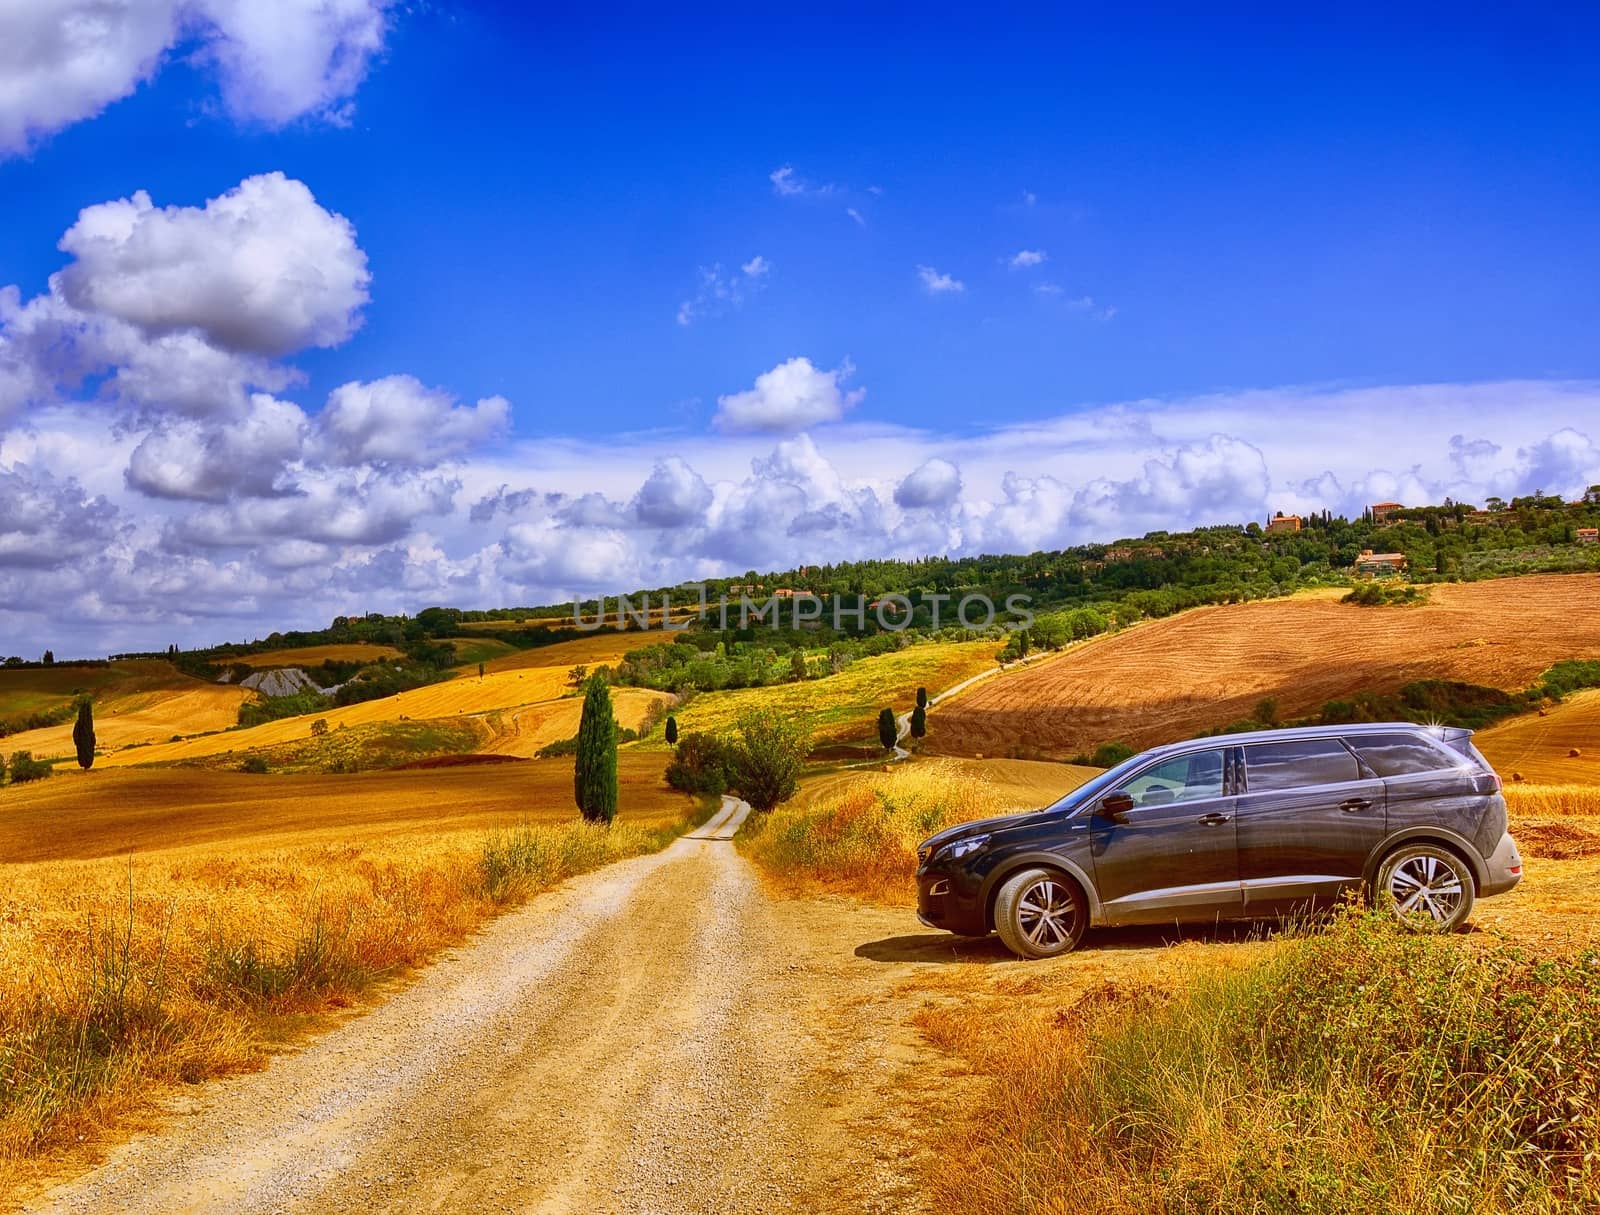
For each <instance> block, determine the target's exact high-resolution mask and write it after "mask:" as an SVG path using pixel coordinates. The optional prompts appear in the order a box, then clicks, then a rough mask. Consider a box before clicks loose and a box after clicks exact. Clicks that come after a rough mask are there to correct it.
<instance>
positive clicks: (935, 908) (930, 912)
mask: <svg viewBox="0 0 1600 1215" xmlns="http://www.w3.org/2000/svg"><path fill="white" fill-rule="evenodd" d="M917 919H918V920H920V921H921V922H922V923H923V924H925V925H927V926H928V927H929V928H937V929H939V930H940V931H941V932H953V933H955V934H957V935H958V936H963V937H982V936H988V935H989V925H988V923H987V922H986V920H987V917H986V916H985V915H984V908H983V906H982V904H981V903H980V902H979V901H978V900H977V899H976V898H972V897H969V896H966V895H965V893H964V891H963V889H962V883H960V882H959V881H958V880H957V878H956V877H955V876H953V875H951V874H948V873H937V872H934V873H919V874H917Z"/></svg>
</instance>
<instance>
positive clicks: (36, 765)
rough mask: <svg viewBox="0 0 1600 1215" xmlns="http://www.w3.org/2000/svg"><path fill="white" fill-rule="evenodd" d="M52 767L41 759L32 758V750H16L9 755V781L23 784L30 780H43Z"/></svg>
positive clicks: (14, 783)
mask: <svg viewBox="0 0 1600 1215" xmlns="http://www.w3.org/2000/svg"><path fill="white" fill-rule="evenodd" d="M52 771H53V769H52V768H51V767H50V765H49V764H47V763H45V762H44V761H43V760H38V759H34V758H33V752H32V751H18V752H16V753H15V754H14V755H12V757H11V783H12V784H13V785H21V784H25V783H26V782H28V781H30V780H43V779H44V778H45V777H47V776H49V775H50V773H51V772H52Z"/></svg>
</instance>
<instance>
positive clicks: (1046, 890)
mask: <svg viewBox="0 0 1600 1215" xmlns="http://www.w3.org/2000/svg"><path fill="white" fill-rule="evenodd" d="M994 927H995V931H996V932H997V933H999V934H1000V940H1001V941H1003V942H1004V943H1005V947H1006V948H1007V949H1009V950H1010V951H1011V952H1012V953H1014V954H1016V955H1017V956H1018V957H1019V958H1029V959H1032V958H1054V957H1059V956H1060V955H1062V954H1064V953H1071V952H1072V951H1073V950H1074V949H1076V948H1077V946H1078V942H1079V941H1081V940H1083V934H1084V932H1086V931H1087V930H1088V927H1089V903H1088V900H1086V899H1085V898H1084V897H1083V891H1081V890H1079V889H1078V884H1077V883H1076V882H1074V881H1073V880H1072V879H1071V878H1069V877H1066V876H1065V875H1063V874H1061V873H1057V872H1055V871H1054V870H1050V869H1024V870H1022V871H1021V872H1019V873H1014V874H1012V875H1011V876H1010V877H1009V878H1007V879H1006V880H1005V884H1004V885H1002V886H1001V887H1000V893H999V894H998V895H997V896H995V901H994Z"/></svg>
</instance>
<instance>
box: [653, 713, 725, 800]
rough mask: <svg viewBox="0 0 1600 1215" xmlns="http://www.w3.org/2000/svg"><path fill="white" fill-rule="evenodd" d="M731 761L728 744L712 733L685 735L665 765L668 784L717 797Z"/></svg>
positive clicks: (686, 791) (687, 791) (721, 791)
mask: <svg viewBox="0 0 1600 1215" xmlns="http://www.w3.org/2000/svg"><path fill="white" fill-rule="evenodd" d="M669 720H670V719H669ZM730 763H731V757H730V756H729V754H728V747H727V745H726V744H725V743H723V741H722V740H721V739H719V738H717V737H716V736H715V735H712V734H700V733H692V734H685V735H684V736H683V737H682V738H681V739H679V740H678V749H677V751H676V752H675V753H674V754H673V756H672V762H671V763H669V764H668V765H667V773H666V775H667V784H669V785H671V786H672V787H673V788H674V789H678V790H680V791H682V792H684V793H704V794H710V795H711V796H713V797H720V796H722V794H723V793H724V792H725V791H726V790H727V788H728V768H729V765H730Z"/></svg>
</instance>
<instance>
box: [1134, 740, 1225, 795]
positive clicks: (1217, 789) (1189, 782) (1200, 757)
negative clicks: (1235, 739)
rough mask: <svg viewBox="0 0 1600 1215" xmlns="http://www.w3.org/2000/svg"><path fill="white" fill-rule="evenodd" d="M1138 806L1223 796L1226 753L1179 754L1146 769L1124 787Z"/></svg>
mask: <svg viewBox="0 0 1600 1215" xmlns="http://www.w3.org/2000/svg"><path fill="white" fill-rule="evenodd" d="M1123 788H1124V789H1126V790H1127V791H1128V792H1129V793H1130V794H1132V795H1133V804H1134V805H1135V806H1163V805H1168V804H1170V803H1172V802H1192V801H1198V800H1200V799H1201V798H1207V797H1221V796H1222V752H1221V751H1196V752H1194V753H1193V754H1190V755H1175V756H1173V757H1172V758H1171V759H1164V760H1162V761H1161V762H1160V763H1159V764H1156V765H1154V766H1153V767H1149V768H1146V769H1145V770H1144V771H1143V772H1141V773H1139V775H1138V776H1136V777H1134V778H1133V779H1132V780H1131V781H1129V782H1128V783H1127V784H1125V785H1124V786H1123Z"/></svg>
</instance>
